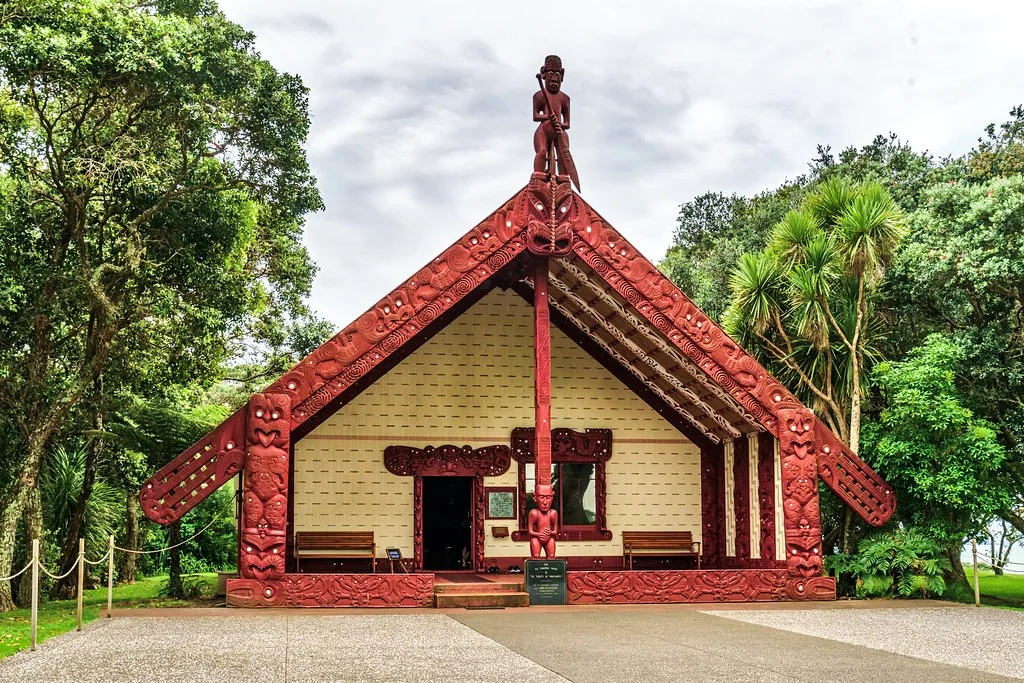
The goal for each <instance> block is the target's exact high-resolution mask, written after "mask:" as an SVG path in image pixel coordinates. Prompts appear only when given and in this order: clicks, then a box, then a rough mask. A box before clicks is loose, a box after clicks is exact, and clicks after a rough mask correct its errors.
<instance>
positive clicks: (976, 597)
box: [971, 538, 981, 607]
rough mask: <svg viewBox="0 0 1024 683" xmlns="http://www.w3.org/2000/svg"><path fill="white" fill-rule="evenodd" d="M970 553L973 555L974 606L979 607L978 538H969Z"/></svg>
mask: <svg viewBox="0 0 1024 683" xmlns="http://www.w3.org/2000/svg"><path fill="white" fill-rule="evenodd" d="M971 554H972V555H973V556H974V606H975V607H981V588H980V587H979V586H978V539H976V538H972V539H971Z"/></svg>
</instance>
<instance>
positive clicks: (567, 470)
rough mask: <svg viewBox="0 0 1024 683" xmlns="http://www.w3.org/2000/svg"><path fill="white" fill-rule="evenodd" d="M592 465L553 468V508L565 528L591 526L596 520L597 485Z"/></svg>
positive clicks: (570, 465) (561, 465) (567, 464)
mask: <svg viewBox="0 0 1024 683" xmlns="http://www.w3.org/2000/svg"><path fill="white" fill-rule="evenodd" d="M595 469H596V468H595V466H594V465H593V464H570V463H561V464H557V465H555V466H554V474H553V481H552V483H553V484H554V486H555V507H556V508H557V509H558V514H559V521H560V522H561V524H563V525H565V526H592V525H593V524H594V520H595V519H596V518H597V491H596V489H597V485H596V482H595Z"/></svg>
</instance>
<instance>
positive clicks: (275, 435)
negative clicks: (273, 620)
mask: <svg viewBox="0 0 1024 683" xmlns="http://www.w3.org/2000/svg"><path fill="white" fill-rule="evenodd" d="M290 441H291V402H290V401H289V399H288V396H286V395H285V394H253V395H252V396H251V397H250V398H249V406H248V408H247V410H246V418H245V484H244V490H243V492H242V537H241V539H240V542H241V552H240V553H239V555H240V562H239V567H238V569H239V572H240V573H241V575H242V578H245V579H283V578H284V563H285V557H284V555H285V541H286V540H287V537H288V529H287V526H288V525H287V521H288V466H289V452H290V447H291V443H290Z"/></svg>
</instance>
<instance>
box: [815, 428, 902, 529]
mask: <svg viewBox="0 0 1024 683" xmlns="http://www.w3.org/2000/svg"><path fill="white" fill-rule="evenodd" d="M816 429H817V434H818V437H817V438H818V442H819V443H818V452H817V456H818V476H819V477H821V480H822V481H823V482H825V485H826V486H828V487H829V488H830V489H832V490H833V491H835V492H836V494H837V495H838V496H839V497H840V498H841V499H842V500H843V501H844V502H845V503H846V504H847V505H849V506H850V507H851V508H853V510H854V511H855V512H856V513H857V514H858V515H860V516H861V517H863V518H864V519H865V520H866V521H867V522H868V523H869V524H873V525H875V526H881V525H882V524H885V522H887V521H888V520H889V518H890V517H892V514H893V513H894V512H895V511H896V494H895V493H894V492H893V490H892V487H891V486H889V484H888V483H887V482H886V481H885V480H884V479H882V478H881V477H880V476H878V475H877V474H876V473H875V472H874V471H873V470H872V469H871V468H870V467H868V466H867V465H866V464H865V463H864V461H863V460H861V459H860V458H858V457H857V456H856V455H854V454H853V452H852V451H851V450H850V449H849V448H847V447H846V445H845V444H843V442H842V441H840V440H839V439H837V438H836V437H835V435H833V434H832V432H831V431H829V430H828V428H827V427H825V426H824V425H823V424H821V423H820V422H819V423H818V425H817V427H816Z"/></svg>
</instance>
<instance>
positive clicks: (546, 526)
mask: <svg viewBox="0 0 1024 683" xmlns="http://www.w3.org/2000/svg"><path fill="white" fill-rule="evenodd" d="M535 264H536V270H535V271H534V277H533V322H534V324H533V333H534V334H533V356H534V372H533V390H534V408H535V413H534V435H535V443H536V445H535V448H536V459H535V461H534V468H535V470H536V476H537V484H536V488H534V491H533V500H534V502H536V504H537V507H536V508H535V509H533V510H530V516H529V520H528V521H527V526H526V533H527V534H528V535H529V536H530V557H534V558H537V557H540V556H541V552H542V551H543V553H544V555H545V556H546V557H548V558H552V557H554V556H555V538H556V536H557V534H558V511H557V510H553V509H552V507H551V506H552V502H553V500H554V490H553V489H552V488H551V313H550V311H549V310H548V257H547V256H545V255H537V256H535Z"/></svg>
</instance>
